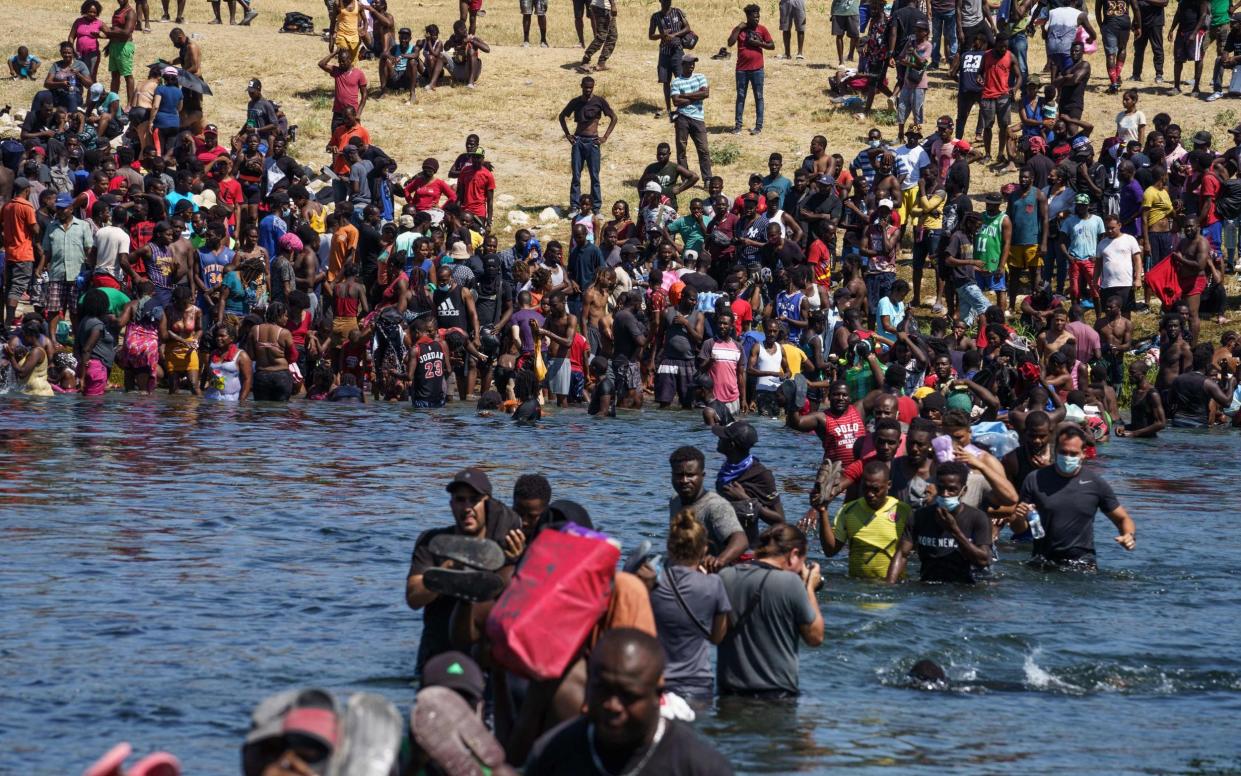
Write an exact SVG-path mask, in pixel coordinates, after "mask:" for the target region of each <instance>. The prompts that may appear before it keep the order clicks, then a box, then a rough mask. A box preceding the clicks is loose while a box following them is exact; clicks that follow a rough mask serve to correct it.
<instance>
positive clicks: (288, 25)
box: [280, 11, 315, 35]
mask: <svg viewBox="0 0 1241 776" xmlns="http://www.w3.org/2000/svg"><path fill="white" fill-rule="evenodd" d="M280 31H281V32H301V33H310V34H312V35H313V34H314V31H315V20H314V19H313V18H311V17H310V16H307V15H306V14H304V13H299V12H298V11H290V12H288V13H286V14H285V15H284V24H283V25H282V26H281V27H280Z"/></svg>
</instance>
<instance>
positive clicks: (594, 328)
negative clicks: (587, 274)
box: [582, 267, 616, 356]
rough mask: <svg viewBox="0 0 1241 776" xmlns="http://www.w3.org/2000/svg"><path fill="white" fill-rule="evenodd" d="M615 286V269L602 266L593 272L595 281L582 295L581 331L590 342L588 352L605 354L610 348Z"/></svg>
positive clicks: (598, 354)
mask: <svg viewBox="0 0 1241 776" xmlns="http://www.w3.org/2000/svg"><path fill="white" fill-rule="evenodd" d="M615 288H616V271H615V270H614V269H612V268H611V267H604V268H603V269H601V270H599V271H598V272H596V273H595V282H594V283H592V284H591V285H590V287H589V288H587V289H586V293H585V294H583V295H582V333H583V334H585V335H586V341H587V342H588V343H589V344H590V352H591V353H593V354H595V355H596V356H600V355H606V354H608V353H610V352H611V349H612V348H611V344H612V310H611V307H612V290H613V289H615ZM605 345H606V346H607V347H606V349H605V347H604V346H605Z"/></svg>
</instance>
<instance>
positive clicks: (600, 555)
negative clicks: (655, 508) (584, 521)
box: [487, 529, 620, 679]
mask: <svg viewBox="0 0 1241 776" xmlns="http://www.w3.org/2000/svg"><path fill="white" fill-rule="evenodd" d="M618 560H620V550H619V549H617V548H616V547H615V546H613V545H612V544H610V543H608V542H606V541H601V540H599V539H589V538H585V537H581V536H571V535H569V534H566V533H561V532H560V531H556V530H552V529H544V530H543V531H541V532H539V535H538V537H537V538H535V540H534V541H533V542H532V543H531V544H530V546H529V547H528V548H527V549H526V556H525V558H524V559H523V560H522V563H521V566H520V567H519V568H518V569H517V573H516V574H514V575H513V579H512V581H511V582H510V583H509V586H508V588H506V589H505V591H504V593H503V594H502V595H501V596H500V598H499V600H497V601H496V603H495V606H494V607H492V609H491V614H490V615H489V616H488V617H487V638H488V639H490V640H491V655H492V657H493V658H495V661H496V662H497V663H499V664H500V665H502V666H504V667H505V668H507V669H508V670H510V671H512V672H514V673H516V674H519V675H521V676H524V677H527V678H530V679H555V678H557V677H559V676H561V675H562V674H564V672H565V669H567V668H568V667H569V665H570V663H571V662H572V661H573V660H574V659H575V658H576V657H577V656H578V654H579V652H580V651H581V648H582V644H583V643H584V642H585V641H586V637H587V636H588V635H589V634H590V630H591V628H593V627H594V626H595V623H597V622H598V621H599V618H600V617H602V616H603V614H604V612H606V611H607V608H608V602H609V601H610V599H611V597H612V584H613V579H614V578H615V576H616V563H617V561H618Z"/></svg>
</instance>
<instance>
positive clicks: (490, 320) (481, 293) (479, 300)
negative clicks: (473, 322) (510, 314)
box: [474, 278, 506, 328]
mask: <svg viewBox="0 0 1241 776" xmlns="http://www.w3.org/2000/svg"><path fill="white" fill-rule="evenodd" d="M505 285H506V284H505V283H504V281H503V280H500V279H499V278H496V279H495V280H493V281H492V283H491V285H490V286H489V287H485V286H484V284H483V283H482V281H479V284H478V287H477V288H476V289H474V312H476V313H478V326H479V328H486V327H488V326H492V327H494V326H495V325H496V324H497V323H499V321H500V310H501V309H502V308H503V305H502V304H501V302H500V297H501V295H503V294H504V287H505Z"/></svg>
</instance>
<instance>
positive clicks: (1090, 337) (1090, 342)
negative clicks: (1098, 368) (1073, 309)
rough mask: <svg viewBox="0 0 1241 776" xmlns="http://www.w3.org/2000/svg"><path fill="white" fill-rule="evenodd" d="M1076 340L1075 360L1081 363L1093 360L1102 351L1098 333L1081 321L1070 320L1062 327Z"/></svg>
mask: <svg viewBox="0 0 1241 776" xmlns="http://www.w3.org/2000/svg"><path fill="white" fill-rule="evenodd" d="M1064 328H1065V330H1067V331H1068V332H1069V334H1072V335H1073V338H1074V339H1076V340H1077V360H1078V361H1080V362H1082V363H1083V364H1088V363H1090V362H1091V361H1093V360H1094V359H1095V358H1096V357H1097V356H1098V355H1099V354H1100V352H1101V351H1102V345H1101V343H1100V342H1099V333H1098V332H1097V331H1095V330H1094V329H1092V328H1090V325H1089V324H1087V323H1084V322H1082V321H1070V322H1069V324H1068V325H1067V326H1065V327H1064Z"/></svg>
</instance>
